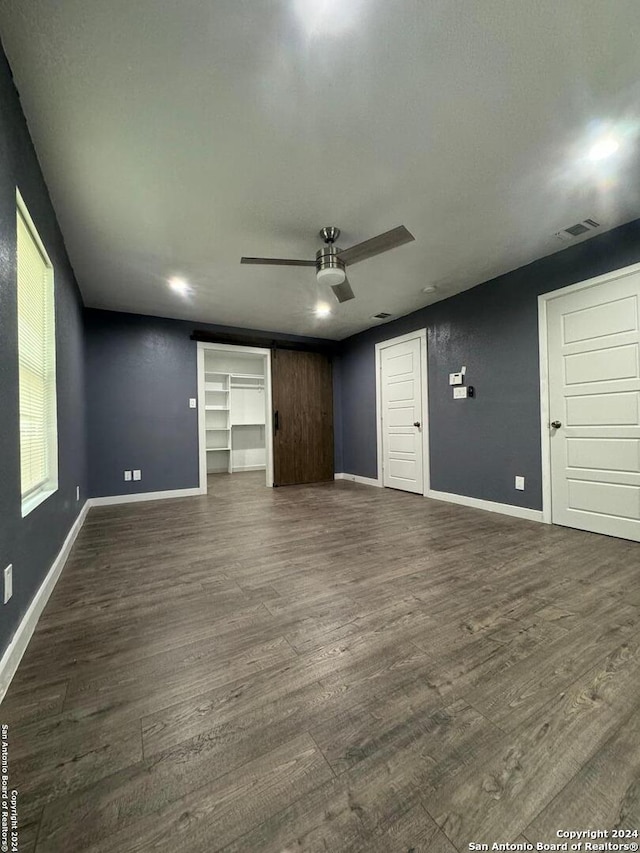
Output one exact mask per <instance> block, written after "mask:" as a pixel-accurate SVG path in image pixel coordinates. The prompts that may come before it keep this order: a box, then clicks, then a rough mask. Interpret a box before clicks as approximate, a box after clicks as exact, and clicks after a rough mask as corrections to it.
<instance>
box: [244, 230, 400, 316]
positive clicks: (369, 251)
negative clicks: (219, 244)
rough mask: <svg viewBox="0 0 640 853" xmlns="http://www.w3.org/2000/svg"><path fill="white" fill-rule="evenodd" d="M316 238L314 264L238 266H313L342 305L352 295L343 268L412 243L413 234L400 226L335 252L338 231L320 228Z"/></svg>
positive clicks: (275, 261)
mask: <svg viewBox="0 0 640 853" xmlns="http://www.w3.org/2000/svg"><path fill="white" fill-rule="evenodd" d="M320 236H321V237H322V239H323V240H324V243H325V245H324V246H323V247H322V248H321V249H318V251H317V252H316V259H315V261H302V260H296V259H295V258H241V259H240V263H241V264H268V265H271V266H285V267H315V268H316V278H317V280H318V282H321V283H322V284H328V285H329V287H330V288H331V290H333V294H334V296H335V297H336V299H337V300H338V302H346V301H347V300H349V299H353V297H354V296H355V294H354V292H353V290H352V289H351V285H350V284H349V281H348V279H347V274H346V271H345V267H347V266H350V265H351V264H357V263H358V261H364V260H366V259H367V258H372V257H373V256H374V255H380V254H381V253H382V252H388V251H389V249H395V247H396V246H402V244H403V243H410V242H411V241H412V240H415V237H414V236H413V234H412V233H411V232H410V231H408V230H407V229H406V228H405V227H404V225H399V226H398V227H397V228H392V229H391V231H385V233H384V234H378V236H377V237H372V238H371V239H370V240H365V241H364V242H363V243H357V244H356V245H355V246H351V247H350V248H349V249H339V248H338V247H337V246H336V245H335V242H336V240H337V239H338V237H339V236H340V229H339V228H336V227H335V226H333V225H330V226H328V227H326V228H323V229H322V230H321V231H320Z"/></svg>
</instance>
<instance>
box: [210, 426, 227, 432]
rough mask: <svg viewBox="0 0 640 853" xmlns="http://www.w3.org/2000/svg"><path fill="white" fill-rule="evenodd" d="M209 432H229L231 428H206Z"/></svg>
mask: <svg viewBox="0 0 640 853" xmlns="http://www.w3.org/2000/svg"><path fill="white" fill-rule="evenodd" d="M205 429H206V431H207V432H229V427H205Z"/></svg>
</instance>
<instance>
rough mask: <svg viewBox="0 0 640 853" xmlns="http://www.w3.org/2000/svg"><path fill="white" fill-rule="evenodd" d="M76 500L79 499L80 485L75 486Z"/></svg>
mask: <svg viewBox="0 0 640 853" xmlns="http://www.w3.org/2000/svg"><path fill="white" fill-rule="evenodd" d="M76 500H77V501H79V500H80V486H76Z"/></svg>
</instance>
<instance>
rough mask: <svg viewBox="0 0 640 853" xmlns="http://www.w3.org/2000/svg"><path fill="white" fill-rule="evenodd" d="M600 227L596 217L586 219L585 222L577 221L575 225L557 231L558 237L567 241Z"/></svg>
mask: <svg viewBox="0 0 640 853" xmlns="http://www.w3.org/2000/svg"><path fill="white" fill-rule="evenodd" d="M599 227H600V223H599V222H596V221H595V219H585V220H584V221H583V222H576V224H575V225H570V226H569V227H568V228H565V229H563V230H562V231H558V232H556V237H557V238H558V240H562V241H563V242H565V243H566V242H567V240H570V239H571V238H572V237H580V236H581V235H582V234H586V233H587V232H588V231H591V230H593V229H594V228H599Z"/></svg>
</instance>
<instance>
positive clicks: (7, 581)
mask: <svg viewBox="0 0 640 853" xmlns="http://www.w3.org/2000/svg"><path fill="white" fill-rule="evenodd" d="M12 595H13V566H12V565H8V566H7V568H6V569H5V570H4V603H5V604H6V603H7V601H9V599H10V598H11V596H12Z"/></svg>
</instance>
